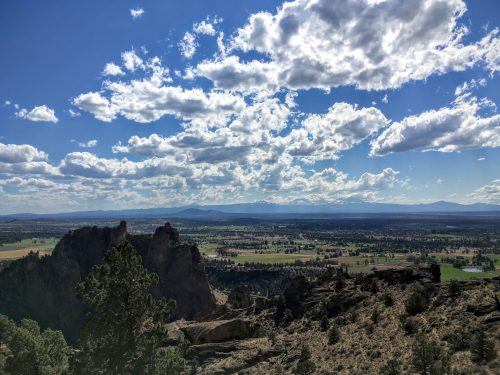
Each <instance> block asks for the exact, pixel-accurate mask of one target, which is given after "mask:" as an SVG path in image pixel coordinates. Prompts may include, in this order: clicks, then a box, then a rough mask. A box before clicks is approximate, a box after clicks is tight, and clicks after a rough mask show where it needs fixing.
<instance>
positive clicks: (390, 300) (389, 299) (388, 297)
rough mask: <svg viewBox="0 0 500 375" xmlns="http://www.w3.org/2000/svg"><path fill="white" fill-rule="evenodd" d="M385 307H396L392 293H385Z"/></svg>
mask: <svg viewBox="0 0 500 375" xmlns="http://www.w3.org/2000/svg"><path fill="white" fill-rule="evenodd" d="M384 305H385V307H391V306H392V305H394V299H393V298H392V295H391V294H390V293H384Z"/></svg>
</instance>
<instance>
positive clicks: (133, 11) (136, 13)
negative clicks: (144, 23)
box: [130, 8, 145, 19]
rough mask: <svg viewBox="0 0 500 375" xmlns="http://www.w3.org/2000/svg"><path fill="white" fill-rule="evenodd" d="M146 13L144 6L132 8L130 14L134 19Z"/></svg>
mask: <svg viewBox="0 0 500 375" xmlns="http://www.w3.org/2000/svg"><path fill="white" fill-rule="evenodd" d="M144 13H145V12H144V9H142V8H134V9H130V15H131V16H132V18H133V19H136V18H140V17H142V16H143V15H144Z"/></svg>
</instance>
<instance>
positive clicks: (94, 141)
mask: <svg viewBox="0 0 500 375" xmlns="http://www.w3.org/2000/svg"><path fill="white" fill-rule="evenodd" d="M78 146H79V147H83V148H92V147H95V146H97V139H92V140H90V141H87V142H78Z"/></svg>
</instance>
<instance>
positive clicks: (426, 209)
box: [0, 200, 500, 221]
mask: <svg viewBox="0 0 500 375" xmlns="http://www.w3.org/2000/svg"><path fill="white" fill-rule="evenodd" d="M431 213H432V214H441V213H442V214H465V213H470V214H473V213H474V214H500V205H496V204H487V203H474V204H459V203H453V202H446V201H438V202H433V203H421V204H396V203H376V202H367V201H362V200H346V201H340V202H336V203H322V204H314V203H310V202H308V201H305V200H300V201H296V202H293V203H290V204H277V203H270V202H266V201H260V202H254V203H234V204H223V205H196V204H194V205H187V206H179V207H164V208H145V209H125V210H109V211H104V210H96V211H77V212H63V213H51V214H33V213H17V214H10V215H0V220H3V221H5V220H16V219H17V220H29V219H107V218H109V219H113V218H141V217H171V218H186V219H216V218H221V217H261V216H292V215H299V216H309V215H314V216H330V215H338V214H431Z"/></svg>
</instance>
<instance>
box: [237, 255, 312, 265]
mask: <svg viewBox="0 0 500 375" xmlns="http://www.w3.org/2000/svg"><path fill="white" fill-rule="evenodd" d="M313 258H316V255H313V254H255V253H248V254H242V253H240V254H238V256H237V257H235V258H231V259H232V260H234V261H235V262H236V263H238V264H244V263H247V262H248V263H262V264H276V263H280V264H283V263H293V262H295V261H296V260H302V261H306V260H309V259H313Z"/></svg>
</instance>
